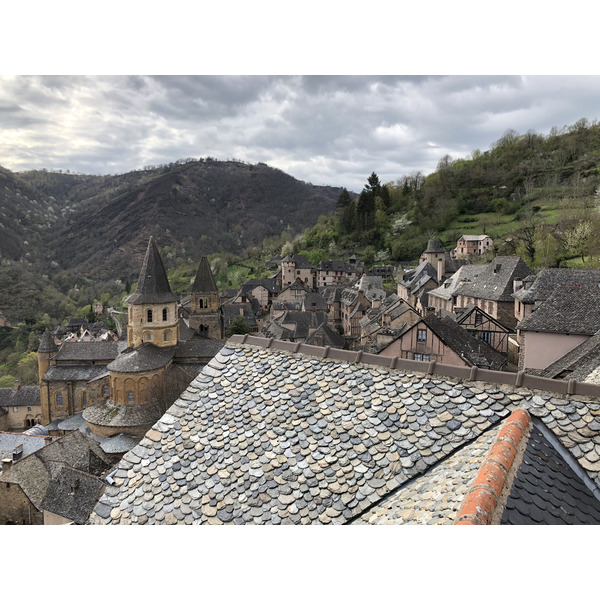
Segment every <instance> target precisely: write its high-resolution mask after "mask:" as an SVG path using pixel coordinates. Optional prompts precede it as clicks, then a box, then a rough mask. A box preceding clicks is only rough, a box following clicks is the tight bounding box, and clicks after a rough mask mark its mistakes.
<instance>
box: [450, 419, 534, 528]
mask: <svg viewBox="0 0 600 600" xmlns="http://www.w3.org/2000/svg"><path fill="white" fill-rule="evenodd" d="M530 427H531V417H530V416H529V413H528V412H527V411H526V410H523V409H522V408H518V409H517V410H515V411H514V412H513V413H512V414H511V415H510V417H508V419H507V420H506V422H505V424H504V425H503V426H502V428H501V429H500V431H499V432H498V436H497V438H496V441H495V442H494V444H493V445H492V447H491V448H490V451H489V453H488V455H487V457H486V459H485V461H484V462H483V464H482V465H481V468H480V469H479V471H478V473H477V476H476V477H475V479H474V480H473V483H471V486H470V489H469V491H468V493H467V494H466V496H465V499H464V501H463V504H462V506H461V508H460V510H459V512H458V515H457V517H456V520H455V522H454V523H455V525H490V524H491V523H492V520H493V518H494V516H495V513H496V509H497V508H498V507H499V506H500V505H501V502H500V501H501V499H503V495H504V494H505V493H506V492H507V488H508V487H509V484H510V485H512V479H513V477H514V470H515V469H514V467H516V462H517V461H516V460H515V459H516V458H517V456H519V454H521V455H522V451H521V452H520V450H522V445H523V443H524V442H525V441H526V440H527V437H528V431H529V429H530ZM518 462H519V463H520V460H519V461H518Z"/></svg>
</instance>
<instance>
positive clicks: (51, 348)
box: [38, 329, 58, 354]
mask: <svg viewBox="0 0 600 600" xmlns="http://www.w3.org/2000/svg"><path fill="white" fill-rule="evenodd" d="M57 350H58V347H57V346H56V344H55V343H54V338H53V337H52V334H51V333H50V331H48V329H46V331H44V333H42V337H41V338H40V345H39V346H38V352H48V353H50V354H54V352H56V351H57Z"/></svg>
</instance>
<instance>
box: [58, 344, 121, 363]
mask: <svg viewBox="0 0 600 600" xmlns="http://www.w3.org/2000/svg"><path fill="white" fill-rule="evenodd" d="M125 347H127V344H123V343H122V342H104V341H94V342H65V343H64V344H62V345H61V347H60V350H59V351H58V353H57V354H56V355H55V356H54V358H55V359H56V360H57V361H64V362H66V361H78V362H82V361H106V362H109V361H111V360H114V359H115V358H117V356H119V353H120V352H121V351H122V350H123V349H124V348H125Z"/></svg>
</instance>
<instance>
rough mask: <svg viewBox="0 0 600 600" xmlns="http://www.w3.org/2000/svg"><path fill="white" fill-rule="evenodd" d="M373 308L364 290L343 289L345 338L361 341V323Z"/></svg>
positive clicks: (341, 310)
mask: <svg viewBox="0 0 600 600" xmlns="http://www.w3.org/2000/svg"><path fill="white" fill-rule="evenodd" d="M369 308H371V302H370V301H369V300H368V298H367V297H366V296H365V293H364V292H363V290H357V289H352V288H346V289H343V290H342V291H341V293H340V317H341V319H340V320H341V325H342V327H343V330H344V336H346V338H351V339H354V340H358V339H360V321H361V319H362V318H363V317H364V316H365V315H366V314H367V310H368V309H369Z"/></svg>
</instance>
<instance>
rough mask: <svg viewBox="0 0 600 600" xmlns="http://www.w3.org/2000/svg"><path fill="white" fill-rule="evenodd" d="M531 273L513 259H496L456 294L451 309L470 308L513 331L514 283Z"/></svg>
mask: <svg viewBox="0 0 600 600" xmlns="http://www.w3.org/2000/svg"><path fill="white" fill-rule="evenodd" d="M531 274H532V271H531V269H530V268H529V267H528V266H527V265H526V264H525V263H524V262H523V260H522V259H521V258H519V257H517V256H497V257H496V258H494V260H493V261H492V262H491V263H489V264H488V265H486V267H485V269H483V270H482V271H481V272H480V273H479V275H478V276H477V277H476V278H475V279H474V280H473V282H472V283H469V284H466V285H463V286H461V287H459V288H458V290H457V291H456V303H455V308H465V307H466V306H467V304H474V305H475V306H478V307H479V308H481V310H483V311H485V312H486V313H487V314H488V315H490V316H491V317H493V318H494V319H496V320H497V321H499V322H500V323H502V325H504V326H505V327H508V328H510V329H513V330H514V329H515V326H516V324H517V320H516V318H515V301H514V298H513V293H514V292H515V281H516V282H517V284H518V283H519V282H521V281H522V280H523V279H524V278H525V277H527V276H528V275H531Z"/></svg>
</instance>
